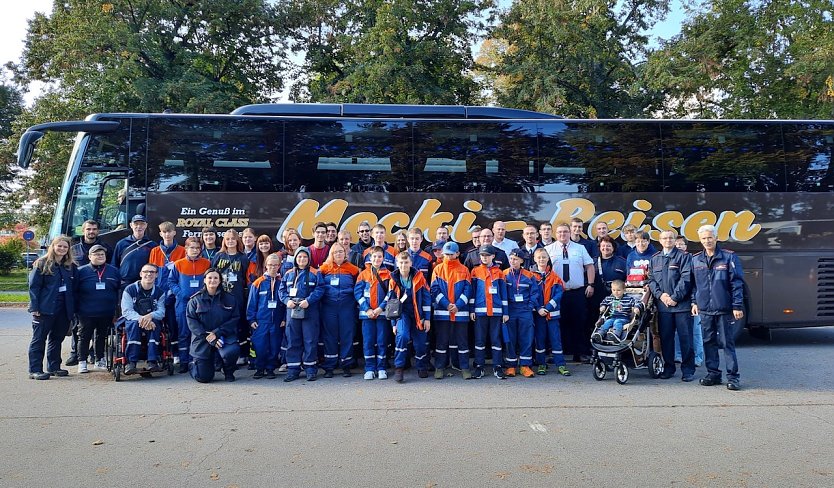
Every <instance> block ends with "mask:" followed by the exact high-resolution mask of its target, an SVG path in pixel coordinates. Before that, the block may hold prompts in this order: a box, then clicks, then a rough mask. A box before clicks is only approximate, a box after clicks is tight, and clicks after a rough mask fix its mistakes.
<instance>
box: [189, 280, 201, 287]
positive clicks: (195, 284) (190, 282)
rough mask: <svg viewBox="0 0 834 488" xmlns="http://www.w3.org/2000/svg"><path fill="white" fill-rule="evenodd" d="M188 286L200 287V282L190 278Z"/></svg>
mask: <svg viewBox="0 0 834 488" xmlns="http://www.w3.org/2000/svg"><path fill="white" fill-rule="evenodd" d="M188 286H190V287H191V288H200V282H199V281H198V280H191V281H189V282H188Z"/></svg>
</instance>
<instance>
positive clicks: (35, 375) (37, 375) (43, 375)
mask: <svg viewBox="0 0 834 488" xmlns="http://www.w3.org/2000/svg"><path fill="white" fill-rule="evenodd" d="M29 379H30V380H48V379H49V373H29Z"/></svg>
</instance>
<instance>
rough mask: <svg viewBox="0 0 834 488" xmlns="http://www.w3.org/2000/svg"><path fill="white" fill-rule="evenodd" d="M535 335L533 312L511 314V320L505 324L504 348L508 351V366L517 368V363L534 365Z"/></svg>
mask: <svg viewBox="0 0 834 488" xmlns="http://www.w3.org/2000/svg"><path fill="white" fill-rule="evenodd" d="M534 336H535V331H534V326H533V313H532V312H526V313H523V314H520V315H516V316H515V317H514V316H510V320H508V321H507V323H506V324H504V348H505V349H506V351H507V355H506V362H505V364H506V367H508V368H515V367H516V363H518V365H520V366H532V365H533V338H534Z"/></svg>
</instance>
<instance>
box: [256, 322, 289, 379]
mask: <svg viewBox="0 0 834 488" xmlns="http://www.w3.org/2000/svg"><path fill="white" fill-rule="evenodd" d="M276 320H280V318H278V319H276ZM283 339H284V328H282V327H281V324H280V323H278V324H273V323H270V322H258V328H257V329H253V330H252V338H251V341H252V347H253V348H254V350H255V358H254V359H253V361H254V362H255V369H257V370H261V369H263V370H269V371H272V370H274V369H276V368H277V367H278V355H279V354H280V352H281V341H282V340H283Z"/></svg>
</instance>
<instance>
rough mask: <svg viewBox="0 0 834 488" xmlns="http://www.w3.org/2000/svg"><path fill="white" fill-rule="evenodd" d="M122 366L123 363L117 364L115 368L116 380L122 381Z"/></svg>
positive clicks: (114, 375)
mask: <svg viewBox="0 0 834 488" xmlns="http://www.w3.org/2000/svg"><path fill="white" fill-rule="evenodd" d="M122 367H123V366H122V365H121V364H117V365H116V366H115V367H114V368H113V379H114V380H116V381H117V382H118V381H122Z"/></svg>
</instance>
